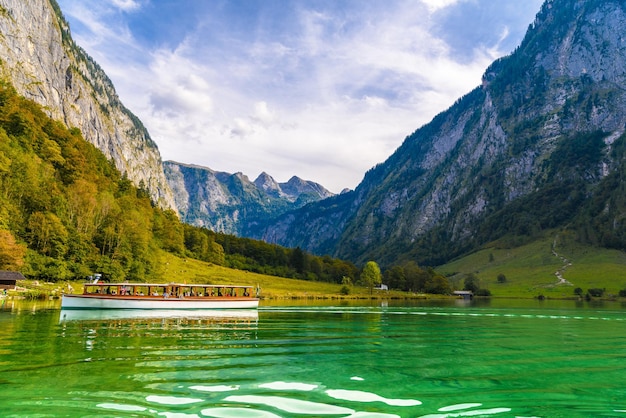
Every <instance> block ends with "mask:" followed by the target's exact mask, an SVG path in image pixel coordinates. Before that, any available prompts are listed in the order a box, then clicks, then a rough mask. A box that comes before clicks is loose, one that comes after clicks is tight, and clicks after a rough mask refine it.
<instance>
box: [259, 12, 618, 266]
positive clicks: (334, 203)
mask: <svg viewBox="0 0 626 418" xmlns="http://www.w3.org/2000/svg"><path fill="white" fill-rule="evenodd" d="M624 33H626V4H625V3H624V2H623V1H621V0H548V1H546V3H544V5H543V6H542V8H541V10H540V11H539V13H538V14H537V17H536V20H535V21H534V22H533V23H532V24H531V25H530V27H529V29H528V32H527V34H526V36H525V38H524V40H523V42H522V44H521V45H520V46H519V47H518V49H517V50H516V51H515V52H514V53H512V54H511V55H510V56H508V57H505V58H502V59H499V60H497V61H496V62H494V63H493V64H492V65H491V66H490V67H489V68H488V69H487V70H486V72H485V74H484V77H483V83H482V85H481V86H479V87H477V88H476V89H475V90H473V91H472V92H470V93H469V94H467V95H466V96H464V97H462V98H461V99H459V100H458V101H457V102H456V103H455V104H454V105H453V106H452V107H451V108H450V109H448V110H447V111H445V112H443V113H441V114H439V115H438V116H437V117H435V118H434V119H433V121H432V122H430V123H429V124H427V125H425V126H424V127H422V128H420V129H418V130H417V131H415V132H414V133H413V134H411V135H410V136H408V137H407V138H406V139H405V141H404V143H403V144H402V146H400V148H398V150H397V151H396V152H395V153H394V154H393V155H392V156H391V157H389V159H388V160H387V161H385V162H384V163H382V164H380V165H378V166H376V167H375V168H373V169H372V170H370V171H369V172H368V173H367V174H366V176H365V178H364V180H363V182H362V183H361V184H360V185H359V186H358V187H357V188H356V190H355V191H353V192H350V193H346V194H342V195H340V196H336V197H333V198H331V199H327V200H324V201H322V202H319V203H317V204H312V205H308V206H306V207H304V208H302V209H299V210H297V211H294V212H291V213H288V214H285V215H283V216H281V217H280V218H279V219H278V220H276V221H274V222H272V224H270V225H264V226H263V227H262V228H259V229H257V230H256V231H255V232H254V234H255V236H257V237H259V238H263V239H266V240H268V241H271V242H277V243H279V244H282V245H286V246H290V247H296V246H300V247H302V248H306V249H307V250H310V251H313V252H316V253H327V254H331V255H335V256H339V257H342V258H347V259H351V260H353V261H356V262H363V261H366V260H370V259H372V260H377V261H379V262H381V263H383V264H390V263H396V262H401V261H403V260H415V261H418V262H419V263H428V264H431V265H436V264H438V263H442V262H444V261H446V260H449V259H450V258H452V257H454V256H457V255H460V254H463V253H464V252H467V251H471V250H472V249H474V248H477V247H478V246H480V245H483V244H485V243H487V242H491V241H493V240H498V239H499V240H500V241H501V242H503V243H505V244H508V245H514V244H515V243H520V242H522V241H524V240H532V239H533V237H535V236H537V235H538V234H541V233H543V232H544V231H547V230H551V229H553V228H569V229H570V230H572V231H573V232H574V233H576V234H577V236H578V237H579V239H580V240H582V241H585V242H589V243H593V244H597V245H603V246H608V247H615V248H622V249H623V248H626V229H625V228H624V226H625V225H624V222H625V220H626V199H625V198H624V190H625V189H626V183H625V182H626V168H625V166H624V161H626V136H625V135H624V130H625V126H626V36H624Z"/></svg>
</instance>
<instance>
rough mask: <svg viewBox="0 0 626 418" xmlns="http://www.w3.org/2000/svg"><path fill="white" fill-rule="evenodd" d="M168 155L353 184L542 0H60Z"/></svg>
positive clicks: (498, 50)
mask: <svg viewBox="0 0 626 418" xmlns="http://www.w3.org/2000/svg"><path fill="white" fill-rule="evenodd" d="M57 1H58V3H59V5H60V6H61V9H62V11H63V13H64V14H65V17H66V19H67V20H68V21H69V22H70V27H71V30H72V35H73V37H74V39H75V41H76V42H77V43H78V44H79V45H80V46H82V47H83V48H84V49H85V50H86V51H87V53H89V54H90V55H91V56H92V57H93V58H94V59H95V60H96V61H97V62H98V63H99V64H100V65H101V66H102V68H103V69H104V70H105V71H106V73H107V74H108V75H109V77H110V78H111V79H112V80H113V83H114V85H115V87H116V89H117V92H118V94H119V95H120V98H121V99H122V102H123V103H124V104H125V105H126V107H128V108H129V109H130V110H131V111H133V112H134V113H135V114H136V115H137V116H138V117H139V118H140V119H141V120H142V121H143V123H144V124H145V126H146V127H147V128H148V130H149V132H150V135H151V136H152V139H154V141H155V142H156V143H157V144H158V146H159V150H160V151H161V155H162V157H163V159H164V160H174V161H179V162H183V163H189V164H197V165H201V166H205V167H209V168H211V169H213V170H217V171H226V172H230V173H235V172H243V173H244V174H246V175H248V177H250V179H251V180H254V179H255V178H256V177H257V176H258V175H259V174H260V173H261V172H262V171H265V172H267V173H268V174H270V175H271V176H272V177H274V178H275V179H276V180H277V181H279V182H285V181H287V180H288V179H289V178H290V177H291V176H293V175H297V176H299V177H302V178H304V179H307V180H313V181H316V182H318V183H321V184H322V185H324V186H325V187H326V188H328V189H329V190H331V191H333V192H336V193H337V192H340V191H341V190H342V189H343V188H354V187H356V186H357V185H358V183H359V182H360V181H361V179H362V178H363V174H364V173H365V171H367V170H368V169H369V168H371V167H372V166H374V165H376V164H377V163H380V162H383V161H384V160H385V159H387V157H389V155H391V153H392V152H393V151H394V150H395V149H396V148H397V147H398V146H400V144H401V143H402V141H403V140H404V138H405V137H406V136H407V135H409V134H411V133H412V132H413V131H414V130H416V129H417V128H419V127H420V126H422V125H423V124H425V123H427V122H429V121H430V120H431V119H432V118H433V117H434V116H435V115H436V114H437V113H440V112H441V111H443V110H445V109H447V108H448V107H449V106H450V105H452V104H453V103H454V101H455V100H456V99H457V98H459V97H460V96H462V95H464V94H466V93H468V92H469V91H470V90H472V89H473V88H474V87H476V86H477V85H479V84H480V78H481V76H482V73H483V72H484V70H485V68H486V67H487V66H488V65H489V64H490V63H491V62H492V61H493V60H494V59H496V58H498V57H501V56H503V55H506V54H509V53H510V52H511V51H513V50H514V49H515V47H516V46H517V45H519V43H520V42H521V40H522V38H523V36H524V34H525V31H526V29H527V28H528V25H529V24H530V23H531V22H532V21H533V20H534V17H535V15H536V13H537V12H538V11H539V8H540V6H541V4H542V2H543V1H542V0H522V1H520V0H410V1H402V0H306V1H305V0H57Z"/></svg>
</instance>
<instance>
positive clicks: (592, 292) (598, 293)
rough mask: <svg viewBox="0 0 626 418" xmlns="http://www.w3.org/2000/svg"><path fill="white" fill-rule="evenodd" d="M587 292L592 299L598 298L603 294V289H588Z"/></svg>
mask: <svg viewBox="0 0 626 418" xmlns="http://www.w3.org/2000/svg"><path fill="white" fill-rule="evenodd" d="M587 292H588V293H589V295H591V296H593V297H594V298H600V297H602V295H603V294H604V289H589V290H587Z"/></svg>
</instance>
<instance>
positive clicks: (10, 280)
mask: <svg viewBox="0 0 626 418" xmlns="http://www.w3.org/2000/svg"><path fill="white" fill-rule="evenodd" d="M18 280H24V276H23V275H22V273H20V272H18V271H6V270H0V289H7V290H15V287H16V286H17V281H18Z"/></svg>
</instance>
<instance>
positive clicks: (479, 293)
mask: <svg viewBox="0 0 626 418" xmlns="http://www.w3.org/2000/svg"><path fill="white" fill-rule="evenodd" d="M474 294H475V295H476V296H491V291H490V290H489V289H478V290H476V292H474Z"/></svg>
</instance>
